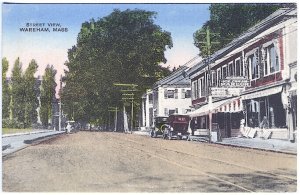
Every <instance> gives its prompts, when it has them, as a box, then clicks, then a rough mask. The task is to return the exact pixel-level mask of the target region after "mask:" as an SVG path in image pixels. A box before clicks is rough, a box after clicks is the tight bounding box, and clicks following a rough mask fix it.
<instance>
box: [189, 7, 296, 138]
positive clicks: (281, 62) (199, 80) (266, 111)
mask: <svg viewBox="0 0 300 195" xmlns="http://www.w3.org/2000/svg"><path fill="white" fill-rule="evenodd" d="M296 40H297V11H296V9H293V8H286V9H280V10H278V11H276V12H275V13H273V14H272V15H270V16H269V17H267V18H266V19H265V20H263V21H261V22H260V23H258V24H257V25H255V26H254V27H252V28H250V29H249V30H248V31H247V32H245V33H244V34H242V35H241V36H240V37H238V38H237V39H235V40H233V41H232V42H231V43H230V44H228V45H227V47H225V48H223V49H221V50H219V51H217V52H216V53H214V54H213V55H212V56H211V57H210V59H209V62H210V63H206V62H202V63H199V64H198V65H196V66H194V67H192V68H191V69H190V71H189V73H188V74H189V77H190V78H191V87H192V107H193V111H192V112H191V113H190V115H191V117H196V118H197V128H199V129H202V128H206V129H209V128H211V126H210V124H209V123H214V124H217V125H218V128H219V129H220V132H221V135H222V137H235V136H239V135H244V133H245V132H248V130H249V129H254V130H255V135H256V136H262V135H264V134H265V131H268V132H269V133H268V138H274V139H285V140H294V139H295V136H294V135H295V131H296V129H297V128H296V127H297V125H296V115H297V110H296V109H295V108H296V107H292V106H291V104H296V103H297V100H296V97H297V95H296V79H295V78H296V77H295V76H293V73H294V75H295V72H296V69H297V45H296V44H295V43H296V42H297V41H296ZM293 77H295V78H293ZM214 126H215V125H214ZM255 135H253V136H255Z"/></svg>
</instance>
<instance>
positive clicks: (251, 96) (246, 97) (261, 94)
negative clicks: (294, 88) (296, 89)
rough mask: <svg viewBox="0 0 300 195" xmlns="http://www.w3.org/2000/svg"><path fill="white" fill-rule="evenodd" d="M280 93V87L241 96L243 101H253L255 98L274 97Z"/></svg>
mask: <svg viewBox="0 0 300 195" xmlns="http://www.w3.org/2000/svg"><path fill="white" fill-rule="evenodd" d="M281 91H282V86H277V87H272V88H268V89H264V90H260V91H256V92H253V93H249V94H246V95H242V98H243V99H244V100H249V99H255V98H260V97H265V96H270V95H274V94H276V93H280V92H281Z"/></svg>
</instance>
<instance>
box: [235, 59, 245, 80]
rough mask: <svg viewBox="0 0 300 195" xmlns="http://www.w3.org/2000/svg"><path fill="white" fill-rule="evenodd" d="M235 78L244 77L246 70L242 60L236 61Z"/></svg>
mask: <svg viewBox="0 0 300 195" xmlns="http://www.w3.org/2000/svg"><path fill="white" fill-rule="evenodd" d="M235 76H237V77H240V76H244V68H243V65H242V63H241V59H240V58H239V59H237V60H235Z"/></svg>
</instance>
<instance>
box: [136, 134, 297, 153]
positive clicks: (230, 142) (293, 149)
mask: <svg viewBox="0 0 300 195" xmlns="http://www.w3.org/2000/svg"><path fill="white" fill-rule="evenodd" d="M133 133H134V134H138V135H145V136H149V137H150V132H149V130H148V131H147V130H143V131H133ZM214 144H220V145H225V146H235V147H243V148H252V149H259V150H266V151H274V152H282V153H288V154H297V143H291V142H290V141H287V140H276V139H261V138H242V137H232V138H223V139H222V141H220V142H215V143H214Z"/></svg>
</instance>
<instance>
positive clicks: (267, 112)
mask: <svg viewBox="0 0 300 195" xmlns="http://www.w3.org/2000/svg"><path fill="white" fill-rule="evenodd" d="M246 105H247V126H249V127H258V128H285V127H286V117H285V115H286V113H285V110H284V108H283V105H282V102H281V96H280V93H279V94H275V95H271V96H268V97H262V98H257V99H253V100H248V101H247V102H246Z"/></svg>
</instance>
